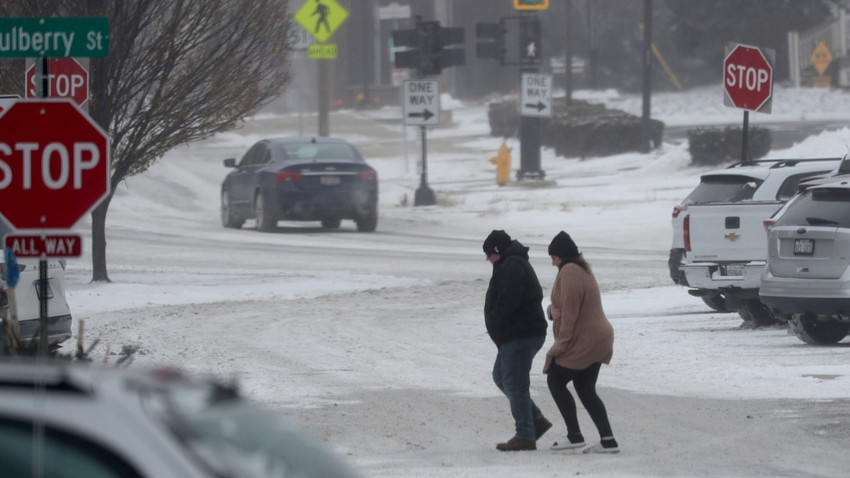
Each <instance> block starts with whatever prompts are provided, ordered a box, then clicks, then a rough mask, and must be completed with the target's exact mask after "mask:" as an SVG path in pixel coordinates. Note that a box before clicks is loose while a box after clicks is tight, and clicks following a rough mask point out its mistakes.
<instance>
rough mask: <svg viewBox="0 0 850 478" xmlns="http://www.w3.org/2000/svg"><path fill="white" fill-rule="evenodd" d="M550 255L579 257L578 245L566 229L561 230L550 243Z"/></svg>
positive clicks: (566, 257)
mask: <svg viewBox="0 0 850 478" xmlns="http://www.w3.org/2000/svg"><path fill="white" fill-rule="evenodd" d="M549 255H550V256H555V257H560V258H562V259H568V258H571V257H578V256H579V252H578V247H577V246H576V243H575V242H573V239H572V238H571V237H570V235H569V234H567V233H566V232H564V231H561V232H559V233H558V234H557V235H556V236H555V238H554V239H552V242H550V243H549Z"/></svg>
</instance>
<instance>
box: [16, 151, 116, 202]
mask: <svg viewBox="0 0 850 478" xmlns="http://www.w3.org/2000/svg"><path fill="white" fill-rule="evenodd" d="M18 153H20V154H18ZM17 157H20V159H21V167H22V168H21V174H20V176H21V177H20V178H15V177H14V175H13V174H12V166H11V165H10V162H11V160H12V158H17ZM34 160H35V161H34ZM99 162H100V151H99V150H98V146H97V145H96V144H94V143H89V142H80V143H74V144H73V146H72V148H71V150H69V149H68V147H67V146H65V144H63V143H58V142H53V143H47V144H46V145H43V146H42V145H41V144H39V143H31V142H23V143H12V145H10V144H9V143H2V142H0V189H5V188H7V187H9V186H15V187H18V186H20V189H22V190H25V191H26V190H30V189H32V188H33V175H34V173H33V169H37V170H38V171H39V172H40V173H41V174H40V175H39V174H38V173H35V175H36V176H40V179H41V181H42V183H43V184H44V186H46V187H47V188H48V189H54V190H56V189H64V188H66V187H68V186H69V181H70V187H71V188H73V189H77V190H79V189H82V187H83V179H82V178H83V171H87V170H91V169H94V168H95V167H96V166H97V165H98V163H99ZM34 166H35V167H34ZM18 181H19V182H18Z"/></svg>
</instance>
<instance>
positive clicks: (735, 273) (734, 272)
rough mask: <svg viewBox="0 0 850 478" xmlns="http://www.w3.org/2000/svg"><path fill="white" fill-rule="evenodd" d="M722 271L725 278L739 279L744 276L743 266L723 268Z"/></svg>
mask: <svg viewBox="0 0 850 478" xmlns="http://www.w3.org/2000/svg"><path fill="white" fill-rule="evenodd" d="M722 271H723V275H724V276H727V277H741V276H743V275H744V266H724V267H723V269H722Z"/></svg>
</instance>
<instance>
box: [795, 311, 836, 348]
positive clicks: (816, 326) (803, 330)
mask: <svg viewBox="0 0 850 478" xmlns="http://www.w3.org/2000/svg"><path fill="white" fill-rule="evenodd" d="M788 327H789V328H790V329H791V330H792V331H793V332H794V334H795V335H796V336H797V337H798V338H799V339H800V340H802V341H803V342H805V343H807V344H811V345H832V344H837V343H838V342H841V339H843V338H844V337H846V336H847V332H850V323H847V322H841V321H838V320H835V319H827V320H818V318H817V317H815V316H814V315H811V314H794V315H793V316H792V317H791V320H790V321H789V322H788Z"/></svg>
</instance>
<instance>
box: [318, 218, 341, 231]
mask: <svg viewBox="0 0 850 478" xmlns="http://www.w3.org/2000/svg"><path fill="white" fill-rule="evenodd" d="M341 223H342V219H340V218H338V217H337V218H329V219H322V227H323V228H324V229H336V228H338V227H339V225H340V224H341Z"/></svg>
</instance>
